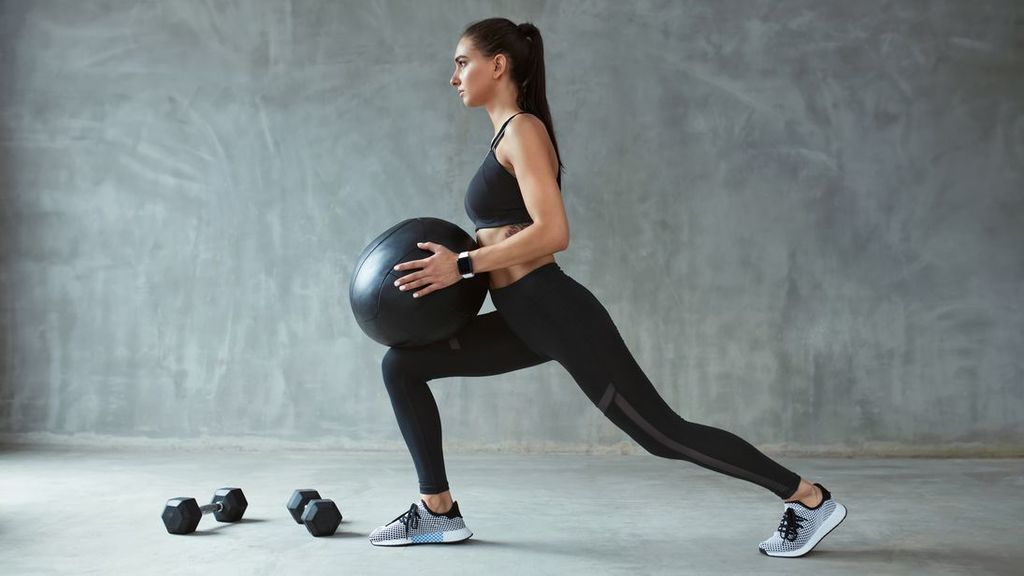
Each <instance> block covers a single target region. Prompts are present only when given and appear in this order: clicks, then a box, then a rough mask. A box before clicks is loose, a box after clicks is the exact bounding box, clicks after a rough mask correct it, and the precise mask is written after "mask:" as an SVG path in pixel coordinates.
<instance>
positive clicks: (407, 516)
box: [388, 503, 420, 534]
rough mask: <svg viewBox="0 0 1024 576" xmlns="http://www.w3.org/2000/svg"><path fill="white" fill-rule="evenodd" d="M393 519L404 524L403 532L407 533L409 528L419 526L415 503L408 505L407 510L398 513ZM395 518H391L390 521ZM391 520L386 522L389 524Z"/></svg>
mask: <svg viewBox="0 0 1024 576" xmlns="http://www.w3.org/2000/svg"><path fill="white" fill-rule="evenodd" d="M395 520H397V521H399V522H401V523H402V524H404V525H405V533H406V534H409V528H412V529H413V530H415V529H417V528H419V527H420V511H419V510H418V509H417V507H416V504H415V503H413V504H412V505H411V506H409V509H408V510H406V511H405V512H403V513H402V514H400V515H399V516H398V517H397V518H395ZM395 520H392V521H391V522H394V521H395ZM391 522H388V524H391Z"/></svg>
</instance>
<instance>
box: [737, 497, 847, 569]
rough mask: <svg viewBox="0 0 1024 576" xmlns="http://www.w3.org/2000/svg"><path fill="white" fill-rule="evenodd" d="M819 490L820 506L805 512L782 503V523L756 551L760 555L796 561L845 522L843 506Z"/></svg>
mask: <svg viewBox="0 0 1024 576" xmlns="http://www.w3.org/2000/svg"><path fill="white" fill-rule="evenodd" d="M814 485H815V486H817V487H818V488H821V495H822V499H821V502H820V503H819V504H818V505H817V506H815V507H814V508H808V507H807V506H804V505H803V504H801V503H800V502H784V504H785V507H784V508H785V511H784V512H783V513H782V521H781V522H779V527H778V529H777V530H776V531H775V534H772V537H771V538H769V539H767V540H765V541H764V542H761V544H760V545H759V546H758V547H757V549H758V550H760V551H761V554H765V555H768V556H782V557H785V558H796V557H797V556H803V555H804V554H807V553H808V552H810V551H811V550H812V549H813V548H814V547H815V546H817V544H818V542H821V539H822V538H824V537H825V536H828V534H829V533H830V532H832V531H833V530H835V528H836V526H839V523H840V522H842V521H843V520H844V519H845V518H846V506H843V505H842V504H840V503H838V502H836V501H835V500H833V499H832V493H830V492H829V491H828V490H826V489H825V487H824V486H822V485H821V484H818V483H817V482H815V483H814Z"/></svg>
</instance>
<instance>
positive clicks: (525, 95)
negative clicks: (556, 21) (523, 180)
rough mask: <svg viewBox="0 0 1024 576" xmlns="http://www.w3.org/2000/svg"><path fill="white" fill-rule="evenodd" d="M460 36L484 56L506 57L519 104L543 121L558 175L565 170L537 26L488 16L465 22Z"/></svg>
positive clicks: (542, 47)
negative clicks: (548, 93) (499, 54)
mask: <svg viewBox="0 0 1024 576" xmlns="http://www.w3.org/2000/svg"><path fill="white" fill-rule="evenodd" d="M461 38H469V39H470V40H471V41H472V42H473V46H474V47H475V48H476V49H477V51H479V52H480V53H481V54H483V55H484V56H486V57H487V58H491V57H493V56H494V55H495V54H498V53H503V54H505V56H506V57H507V58H508V59H509V61H510V62H511V64H510V66H509V72H510V73H511V75H512V81H513V82H515V84H516V86H517V88H518V90H519V96H518V99H519V101H518V105H519V107H520V108H522V109H523V110H524V111H525V112H529V113H530V114H533V115H534V116H536V117H538V118H540V119H541V121H542V122H544V126H545V127H546V128H547V129H548V136H549V137H550V138H551V144H552V146H554V148H555V155H556V156H557V157H558V172H559V175H561V173H562V172H564V171H565V170H564V166H563V165H562V154H561V153H560V152H559V151H558V140H557V139H556V138H555V126H554V124H553V123H552V121H551V110H549V109H548V98H547V94H546V93H545V84H544V41H543V40H542V39H541V36H540V30H538V29H537V27H536V26H534V25H533V24H532V23H530V22H524V23H522V24H519V25H518V26H517V25H516V24H515V22H512V21H511V20H509V19H507V18H487V19H486V20H480V21H477V22H473V23H472V24H470V25H469V26H467V27H466V29H465V30H464V31H463V32H462V36H461Z"/></svg>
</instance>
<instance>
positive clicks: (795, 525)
mask: <svg viewBox="0 0 1024 576" xmlns="http://www.w3.org/2000/svg"><path fill="white" fill-rule="evenodd" d="M806 520H807V518H804V517H803V516H800V515H798V514H797V513H796V512H794V511H793V509H792V508H786V511H785V512H783V514H782V520H781V521H779V530H778V531H779V536H782V539H783V540H789V541H790V542H792V541H794V540H796V535H797V532H799V531H800V529H801V528H803V526H802V525H801V524H800V523H801V522H804V521H806Z"/></svg>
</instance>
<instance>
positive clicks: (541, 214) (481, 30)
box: [370, 18, 846, 557]
mask: <svg viewBox="0 0 1024 576" xmlns="http://www.w3.org/2000/svg"><path fill="white" fill-rule="evenodd" d="M450 83H451V84H452V86H454V87H455V88H456V89H457V90H458V93H459V97H460V98H461V99H462V101H463V102H464V103H465V104H466V105H467V106H471V107H480V106H482V107H484V108H485V109H486V110H487V113H488V115H489V116H490V118H491V122H492V123H493V124H494V125H495V127H496V128H497V129H496V134H495V137H494V139H493V140H492V142H491V147H490V151H489V152H488V153H487V155H486V156H485V158H484V161H483V164H482V165H481V166H480V168H479V170H478V171H477V173H476V175H475V176H474V177H473V179H472V180H471V181H470V184H469V189H468V191H467V194H466V200H465V209H466V212H467V213H468V214H469V216H470V218H471V219H472V220H473V222H474V224H475V225H476V237H477V243H478V245H479V246H480V248H478V249H476V250H472V251H469V252H468V254H466V253H463V255H462V256H463V258H462V259H461V260H462V262H459V260H460V258H459V256H460V255H457V254H455V253H453V252H451V251H450V250H448V249H447V248H445V247H444V246H441V245H438V244H435V243H431V242H424V243H421V246H422V247H423V248H425V249H428V250H430V251H431V252H433V254H432V255H431V256H430V257H428V258H425V259H422V260H414V261H409V262H403V263H401V264H399V265H398V266H396V267H395V269H396V270H401V271H408V273H406V274H405V275H403V276H401V278H399V280H397V281H396V282H395V285H396V286H399V289H400V290H404V291H407V292H409V293H410V294H411V296H410V297H414V298H419V297H424V296H427V295H429V294H430V293H431V292H435V291H437V290H441V289H443V288H445V287H447V286H451V285H452V284H454V283H456V282H458V281H460V280H461V279H462V278H463V277H470V274H481V273H487V274H488V275H489V286H490V292H491V300H492V302H493V303H494V306H495V308H496V310H494V311H493V312H490V313H487V314H481V315H478V316H476V317H475V318H474V319H473V320H472V321H471V322H470V323H469V324H468V325H466V327H464V328H463V329H462V330H461V331H460V332H458V333H457V334H456V335H455V337H454V338H451V339H449V340H446V341H443V342H436V343H433V344H429V345H425V346H420V347H415V348H391V349H389V350H388V352H387V353H386V354H385V355H384V360H383V363H382V371H383V376H384V382H385V384H386V386H387V390H388V393H389V394H390V397H391V404H392V407H393V408H394V411H395V416H396V418H397V419H398V424H399V428H400V429H401V431H402V435H403V437H404V438H405V441H406V444H407V445H408V447H409V451H410V452H411V454H412V457H413V461H414V463H415V465H416V471H417V473H418V475H419V491H420V501H419V502H418V503H416V504H412V505H411V506H410V507H409V510H407V511H406V512H404V513H403V514H402V515H400V516H399V517H397V518H395V519H394V520H392V521H391V522H389V523H388V524H387V525H385V526H381V527H379V528H377V529H376V530H374V531H373V533H371V534H370V541H371V542H372V543H373V544H376V545H383V546H394V545H405V544H421V543H429V542H459V541H463V540H466V539H468V538H469V537H470V536H472V532H470V530H469V529H468V528H467V527H466V524H465V522H464V521H463V518H462V514H461V513H460V512H459V507H458V503H457V502H454V501H453V500H452V495H451V492H450V491H449V486H448V481H447V477H446V475H445V468H444V459H443V456H442V451H441V422H440V418H439V416H438V411H437V404H436V403H435V401H434V397H433V395H432V394H431V392H430V388H429V387H428V386H427V382H428V381H429V380H432V379H435V378H447V377H451V376H490V375H495V374H504V373H506V372H511V371H513V370H519V369H522V368H527V367H530V366H536V365H538V364H542V363H544V362H548V361H550V360H556V361H558V362H559V363H560V364H561V365H562V366H563V367H565V368H566V370H567V371H568V372H569V373H570V375H571V376H572V377H573V379H574V380H575V381H576V383H577V384H578V385H579V386H580V388H581V389H582V390H583V392H584V393H585V394H586V395H587V397H588V398H589V399H590V400H591V402H593V403H594V404H595V405H596V406H597V407H598V409H600V410H601V411H602V412H603V413H604V414H605V416H607V417H608V418H609V419H610V420H611V421H612V422H614V423H615V424H616V425H617V426H618V427H619V428H621V429H622V430H623V431H625V432H626V433H627V434H629V436H630V437H632V438H633V439H634V440H636V441H637V442H638V443H639V444H640V445H641V446H643V447H644V448H645V449H647V450H648V451H649V452H650V453H652V454H655V455H657V456H661V457H663V458H673V459H679V460H687V461H690V462H693V463H695V464H698V465H700V466H703V467H704V468H708V469H710V470H715V471H717V472H721V473H722V474H726V475H728V476H732V477H734V478H739V479H741V480H746V481H749V482H753V483H755V484H758V485H760V486H763V487H765V488H767V489H768V490H770V491H772V492H773V493H774V494H775V495H777V496H778V497H780V498H782V499H783V500H784V504H783V506H784V513H783V517H782V521H781V522H780V523H779V526H778V529H777V530H776V532H775V533H773V534H772V536H771V537H770V538H769V539H767V540H765V541H764V542H761V544H760V546H759V550H760V551H761V552H762V553H764V554H767V555H769V556H790V557H792V556H802V555H803V554H806V553H807V552H809V551H810V550H811V549H812V548H813V547H814V546H815V545H816V544H817V543H818V542H819V541H820V540H821V539H822V538H823V537H824V536H825V535H826V534H828V533H829V532H830V531H831V530H832V529H833V528H835V527H836V526H837V525H838V524H839V523H840V522H841V521H842V520H843V519H844V518H845V517H846V508H845V507H844V506H843V505H842V504H839V503H837V502H835V501H834V500H833V499H832V498H831V495H830V494H829V492H828V490H826V489H825V488H824V487H823V486H822V485H821V484H817V483H815V484H812V483H810V482H808V481H807V480H804V479H802V478H800V477H799V476H798V475H797V474H795V473H793V472H791V471H790V470H787V469H786V468H784V467H782V466H781V465H779V464H778V463H776V462H775V461H773V460H771V459H770V458H768V457H767V456H765V455H764V454H762V453H761V452H759V451H758V450H757V449H756V448H754V447H753V446H752V445H750V444H748V443H747V442H746V441H744V440H743V439H741V438H739V437H738V436H735V435H734V434H731V433H729V432H726V431H724V430H719V429H717V428H712V427H709V426H704V425H701V424H696V423H693V422H688V421H686V420H684V419H683V418H681V417H680V416H679V415H678V414H676V413H675V412H674V411H673V410H672V408H671V407H669V406H668V405H667V404H666V403H665V401H664V400H663V399H662V398H661V396H660V395H659V394H658V391H657V390H656V389H655V388H654V386H653V385H652V384H651V382H650V381H649V380H648V379H647V376H646V375H645V374H644V372H643V371H642V370H641V369H640V367H639V366H638V365H637V363H636V361H635V360H634V359H633V356H632V354H631V353H630V351H629V350H628V349H627V348H626V345H625V344H624V342H623V340H622V338H621V336H620V334H619V331H618V329H617V328H616V327H615V324H614V323H613V321H612V319H611V317H610V316H609V315H608V312H607V311H606V310H605V308H604V307H603V306H602V305H601V303H600V302H598V300H597V299H596V298H595V297H594V295H593V294H592V293H591V292H590V291H589V290H587V289H586V288H585V287H583V286H582V285H580V284H579V283H577V282H576V281H575V280H573V279H572V278H571V277H569V276H568V275H567V274H565V272H563V271H562V269H561V268H560V267H559V266H558V264H556V263H555V258H554V255H553V254H554V252H558V251H561V250H565V249H566V247H567V246H568V244H569V225H568V221H567V219H566V215H565V209H564V206H563V204H562V200H561V191H560V190H561V169H562V164H561V162H560V159H559V158H560V155H559V153H558V143H557V141H556V140H555V134H554V129H553V127H552V122H551V114H550V112H549V110H548V104H547V98H546V95H545V90H544V52H543V44H542V41H541V36H540V32H539V31H538V30H537V28H536V27H535V26H533V25H532V24H529V23H526V24H521V25H519V26H516V25H515V24H514V23H513V22H511V21H509V20H507V19H504V18H491V19H487V20H483V21H480V22H476V23H474V24H472V25H470V26H469V27H468V28H466V30H465V31H464V32H463V34H462V36H461V38H460V40H459V43H458V46H457V47H456V54H455V73H454V74H453V75H452V77H451V80H450ZM499 126H500V127H499ZM499 144H500V146H499Z"/></svg>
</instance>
